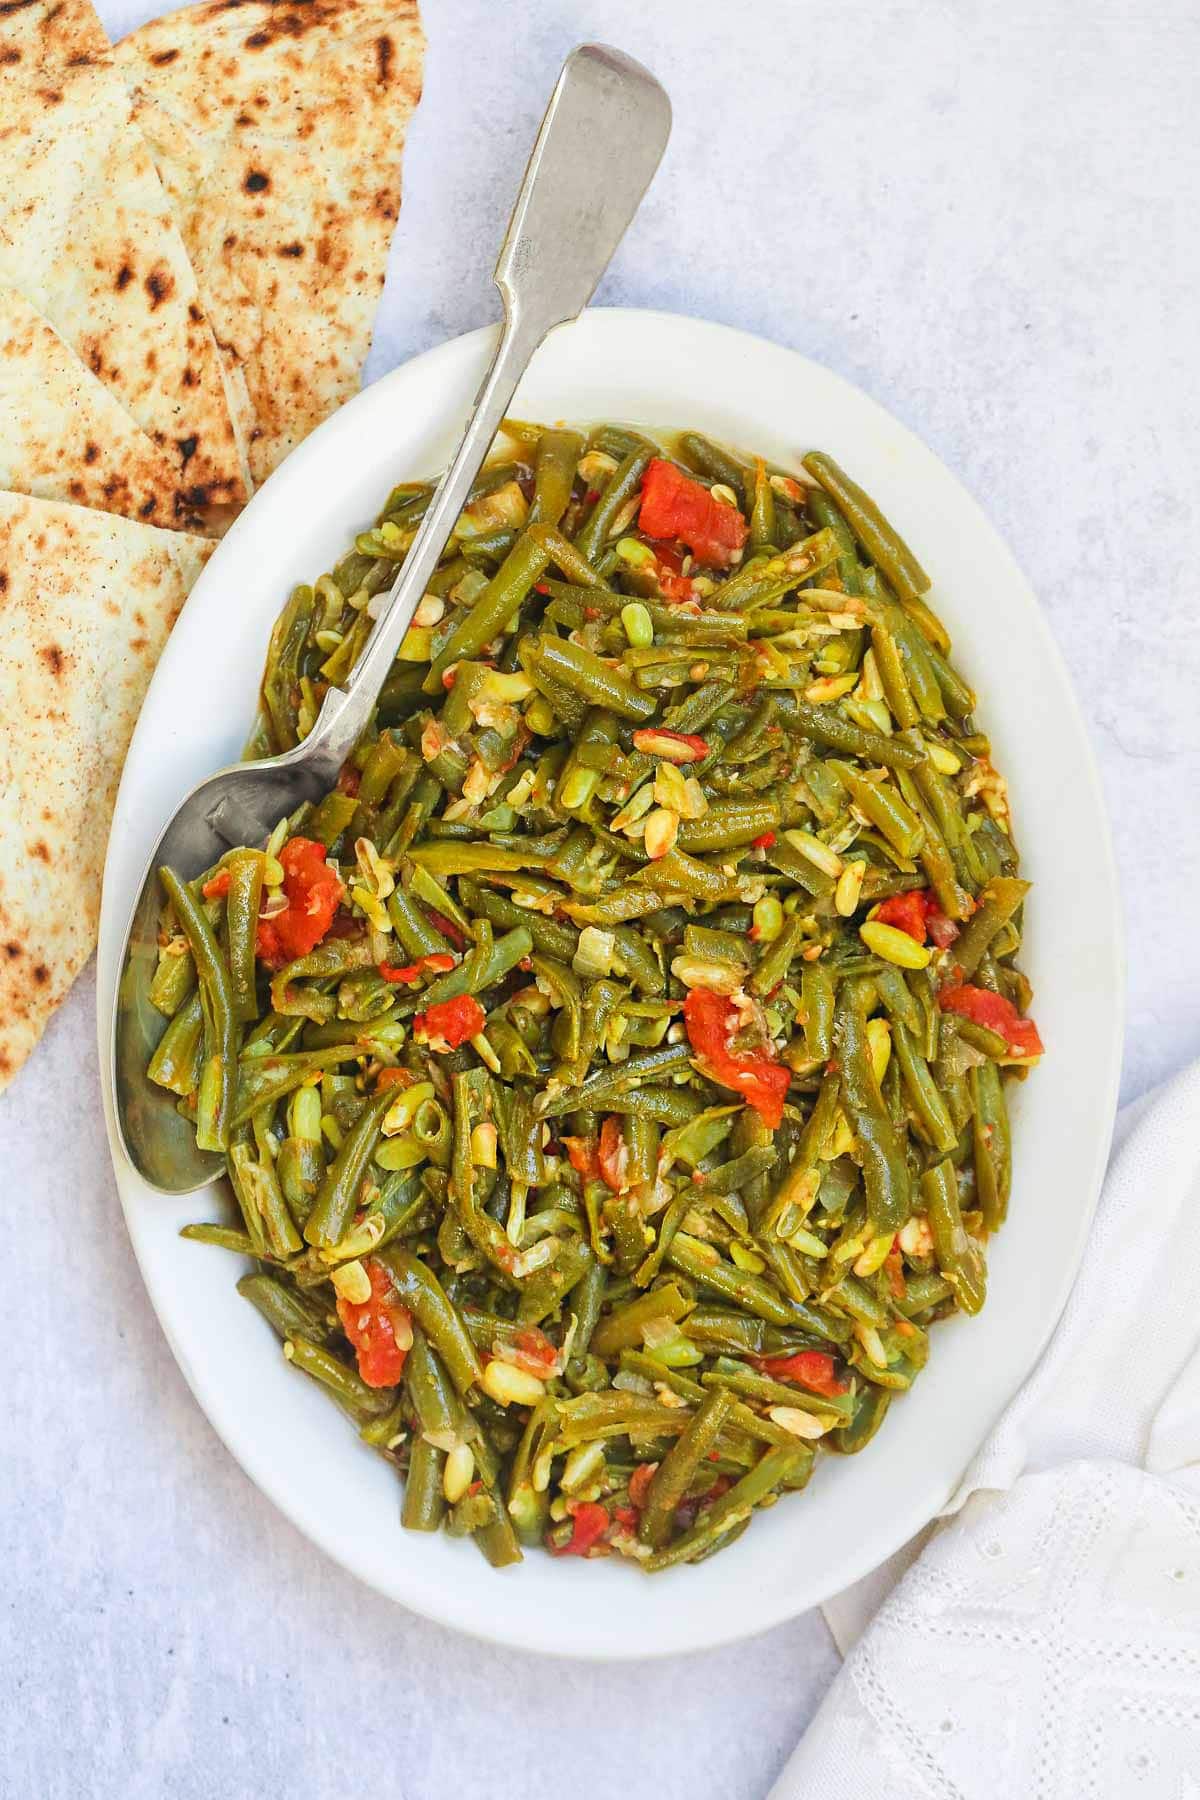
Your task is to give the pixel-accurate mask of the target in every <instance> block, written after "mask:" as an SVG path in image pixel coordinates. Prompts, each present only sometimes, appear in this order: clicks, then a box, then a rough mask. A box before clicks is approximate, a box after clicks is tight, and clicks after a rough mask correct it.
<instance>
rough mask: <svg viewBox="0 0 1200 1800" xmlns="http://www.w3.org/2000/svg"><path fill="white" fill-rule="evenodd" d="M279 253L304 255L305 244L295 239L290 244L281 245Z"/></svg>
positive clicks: (281, 254)
mask: <svg viewBox="0 0 1200 1800" xmlns="http://www.w3.org/2000/svg"><path fill="white" fill-rule="evenodd" d="M279 254H280V256H303V255H304V245H303V244H299V243H297V242H296V241H295V240H294V239H293V241H292V242H291V243H290V244H282V245H280V249H279Z"/></svg>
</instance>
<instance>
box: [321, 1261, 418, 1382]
mask: <svg viewBox="0 0 1200 1800" xmlns="http://www.w3.org/2000/svg"><path fill="white" fill-rule="evenodd" d="M363 1267H364V1269H365V1270H366V1272H367V1274H368V1276H369V1277H370V1281H371V1298H370V1299H369V1300H362V1301H355V1300H343V1299H342V1298H341V1297H340V1295H339V1297H338V1303H337V1310H338V1318H339V1319H340V1320H341V1321H342V1330H343V1331H344V1332H345V1333H346V1336H347V1337H348V1338H349V1339H350V1342H351V1343H352V1344H353V1346H354V1354H355V1356H356V1357H357V1358H358V1372H359V1374H360V1375H361V1376H362V1378H363V1380H364V1381H365V1382H366V1384H367V1386H368V1387H377V1388H378V1387H395V1386H396V1383H397V1382H398V1381H399V1380H400V1377H401V1376H402V1375H403V1373H404V1361H405V1358H406V1357H407V1355H408V1352H409V1350H410V1348H411V1346H412V1341H413V1336H412V1314H411V1313H410V1312H409V1310H408V1308H407V1307H406V1306H401V1304H400V1302H399V1301H398V1300H397V1298H396V1290H395V1288H394V1287H393V1286H392V1278H391V1276H390V1275H389V1274H388V1272H387V1270H386V1269H385V1268H384V1266H383V1264H382V1263H381V1262H377V1261H376V1260H375V1258H374V1257H370V1258H368V1260H367V1261H366V1262H365V1263H364V1264H363Z"/></svg>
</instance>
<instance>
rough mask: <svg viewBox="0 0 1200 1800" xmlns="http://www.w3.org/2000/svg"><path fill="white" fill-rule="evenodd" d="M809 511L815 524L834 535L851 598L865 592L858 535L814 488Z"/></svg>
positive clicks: (844, 583)
mask: <svg viewBox="0 0 1200 1800" xmlns="http://www.w3.org/2000/svg"><path fill="white" fill-rule="evenodd" d="M804 504H805V509H806V511H807V513H808V516H809V518H810V519H811V520H812V522H813V524H814V525H816V526H817V527H818V528H819V529H821V530H827V531H830V532H832V534H833V536H834V537H835V538H836V539H837V545H838V558H837V572H838V578H839V580H840V581H841V584H842V589H843V591H844V592H845V593H847V594H861V593H862V591H863V581H862V569H861V566H860V564H859V560H858V552H857V550H856V549H855V544H854V533H853V532H852V531H851V529H850V527H849V526H848V525H847V523H846V521H845V519H843V517H842V515H841V513H840V512H839V511H838V509H837V507H836V506H835V505H834V503H833V501H832V500H831V499H830V497H829V495H828V494H827V493H826V492H825V490H824V489H823V488H810V489H809V490H808V493H807V494H806V496H805V501H804Z"/></svg>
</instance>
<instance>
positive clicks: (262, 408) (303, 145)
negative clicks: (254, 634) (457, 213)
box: [115, 0, 424, 481]
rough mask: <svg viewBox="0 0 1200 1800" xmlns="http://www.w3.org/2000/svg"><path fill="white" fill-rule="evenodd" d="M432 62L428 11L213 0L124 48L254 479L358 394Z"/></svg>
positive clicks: (398, 1) (391, 0) (354, 0)
mask: <svg viewBox="0 0 1200 1800" xmlns="http://www.w3.org/2000/svg"><path fill="white" fill-rule="evenodd" d="M423 51H424V37H423V34H422V31H421V25H420V19H419V16H418V13H417V7H416V3H415V0H242V3H241V4H238V5H237V6H229V5H227V4H225V3H224V0H213V3H211V4H204V5H201V6H191V7H186V8H185V9H184V10H183V11H181V12H176V13H171V14H168V15H167V16H166V17H165V18H161V19H153V20H151V22H150V23H149V24H148V25H144V26H142V27H141V29H140V30H138V31H135V32H133V33H132V35H131V36H129V37H127V38H125V39H124V40H123V41H122V42H121V43H119V44H118V45H117V46H116V52H115V54H116V58H117V63H118V65H119V67H120V68H121V70H122V71H123V73H124V75H125V77H126V79H127V80H128V82H129V85H130V87H131V88H132V89H133V92H134V98H135V117H136V119H137V122H138V124H139V125H140V127H141V129H142V132H143V134H144V135H145V137H146V139H147V141H148V142H149V144H150V146H151V149H152V150H153V153H154V157H155V160H156V162H157V164H158V169H159V173H160V175H161V177H162V180H163V185H164V187H165V188H166V190H167V193H168V195H169V197H170V201H171V205H172V208H173V210H174V213H175V217H176V219H177V220H178V222H179V227H180V230H181V232H182V234H183V240H184V243H185V244H186V245H187V249H188V254H189V255H190V257H191V259H192V264H193V267H194V268H195V270H196V278H197V280H198V282H199V285H200V292H201V294H202V295H203V297H204V302H205V305H206V307H207V308H208V312H209V316H210V317H211V319H212V321H213V327H214V330H215V331H216V334H217V341H218V343H219V344H220V346H221V350H222V354H223V355H224V357H225V359H226V363H227V367H228V368H229V369H230V370H231V371H240V372H241V374H242V375H243V377H244V380H245V385H246V390H247V392H248V395H249V404H250V408H251V414H252V421H253V425H252V435H251V438H250V445H249V453H250V469H251V473H252V475H253V477H254V480H255V481H262V480H263V479H264V478H265V477H266V476H267V475H269V474H270V472H271V470H272V469H274V468H275V467H276V466H277V464H278V463H280V462H281V461H282V460H283V458H284V457H285V456H286V455H287V453H288V451H289V450H291V449H292V448H293V447H294V446H295V445H296V444H298V443H299V442H300V440H301V439H302V438H304V437H306V436H307V435H308V433H309V432H310V431H311V430H312V429H313V427H314V426H315V425H318V424H320V422H321V420H322V419H324V418H325V417H326V416H327V415H328V414H329V413H331V412H333V411H334V409H335V408H336V407H337V406H339V405H340V404H341V402H342V401H343V400H346V399H348V398H349V396H350V395H351V394H352V393H354V392H355V391H356V390H357V388H358V386H359V382H360V379H361V374H362V366H363V363H364V361H365V359H366V355H367V350H368V348H369V345H370V337H371V325H372V321H373V319H374V314H375V308H376V304H377V302H378V299H379V294H380V290H381V289H382V287H383V279H384V272H385V267H386V263H387V254H388V244H389V241H390V239H391V235H392V229H393V227H394V225H395V222H396V218H397V215H398V212H399V205H400V162H401V154H402V152H403V149H404V138H405V132H406V130H407V127H408V121H409V119H410V117H411V116H412V113H413V109H414V108H415V106H416V104H417V101H418V99H419V98H420V92H421V65H422V57H423Z"/></svg>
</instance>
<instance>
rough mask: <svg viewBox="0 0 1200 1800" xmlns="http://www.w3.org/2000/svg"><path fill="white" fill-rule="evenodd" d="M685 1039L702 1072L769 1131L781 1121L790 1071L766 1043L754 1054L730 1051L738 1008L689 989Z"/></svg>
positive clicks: (704, 990)
mask: <svg viewBox="0 0 1200 1800" xmlns="http://www.w3.org/2000/svg"><path fill="white" fill-rule="evenodd" d="M683 1020H684V1024H685V1026H686V1027H687V1034H688V1039H689V1041H690V1043H691V1046H692V1049H693V1050H694V1051H695V1052H696V1057H697V1060H698V1061H699V1063H700V1065H701V1067H702V1069H703V1071H704V1073H705V1074H706V1075H707V1076H708V1077H709V1078H710V1080H712V1081H716V1082H719V1083H720V1085H721V1086H722V1087H728V1088H733V1089H734V1090H735V1091H736V1092H737V1093H739V1094H742V1095H744V1097H745V1098H746V1099H747V1100H748V1101H749V1102H750V1105H751V1106H752V1107H753V1108H754V1110H755V1112H757V1113H758V1114H759V1116H760V1117H761V1118H762V1119H763V1120H765V1122H766V1123H767V1124H768V1125H769V1126H770V1127H771V1129H772V1131H774V1130H775V1129H776V1127H777V1126H778V1124H779V1122H780V1120H781V1119H782V1118H783V1097H784V1095H785V1094H786V1093H787V1091H788V1084H789V1082H790V1081H791V1078H792V1077H791V1071H790V1070H789V1069H787V1068H785V1067H784V1065H783V1064H782V1063H780V1062H777V1061H776V1060H775V1054H774V1051H773V1050H772V1049H771V1047H770V1044H769V1041H768V1042H767V1047H766V1048H765V1049H764V1050H762V1051H761V1052H759V1053H757V1054H755V1053H751V1052H745V1051H743V1052H740V1053H738V1054H735V1053H734V1052H733V1051H731V1049H730V1047H729V1046H730V1040H731V1039H732V1037H733V1035H734V1032H735V1030H736V1028H737V1021H738V1009H737V1007H736V1006H735V1005H734V1003H733V1001H732V1000H730V999H727V998H726V996H725V995H724V994H714V993H711V992H710V991H709V990H708V989H707V988H692V989H691V990H690V991H689V993H688V997H687V999H686V1000H685V1001H684V1006H683Z"/></svg>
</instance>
